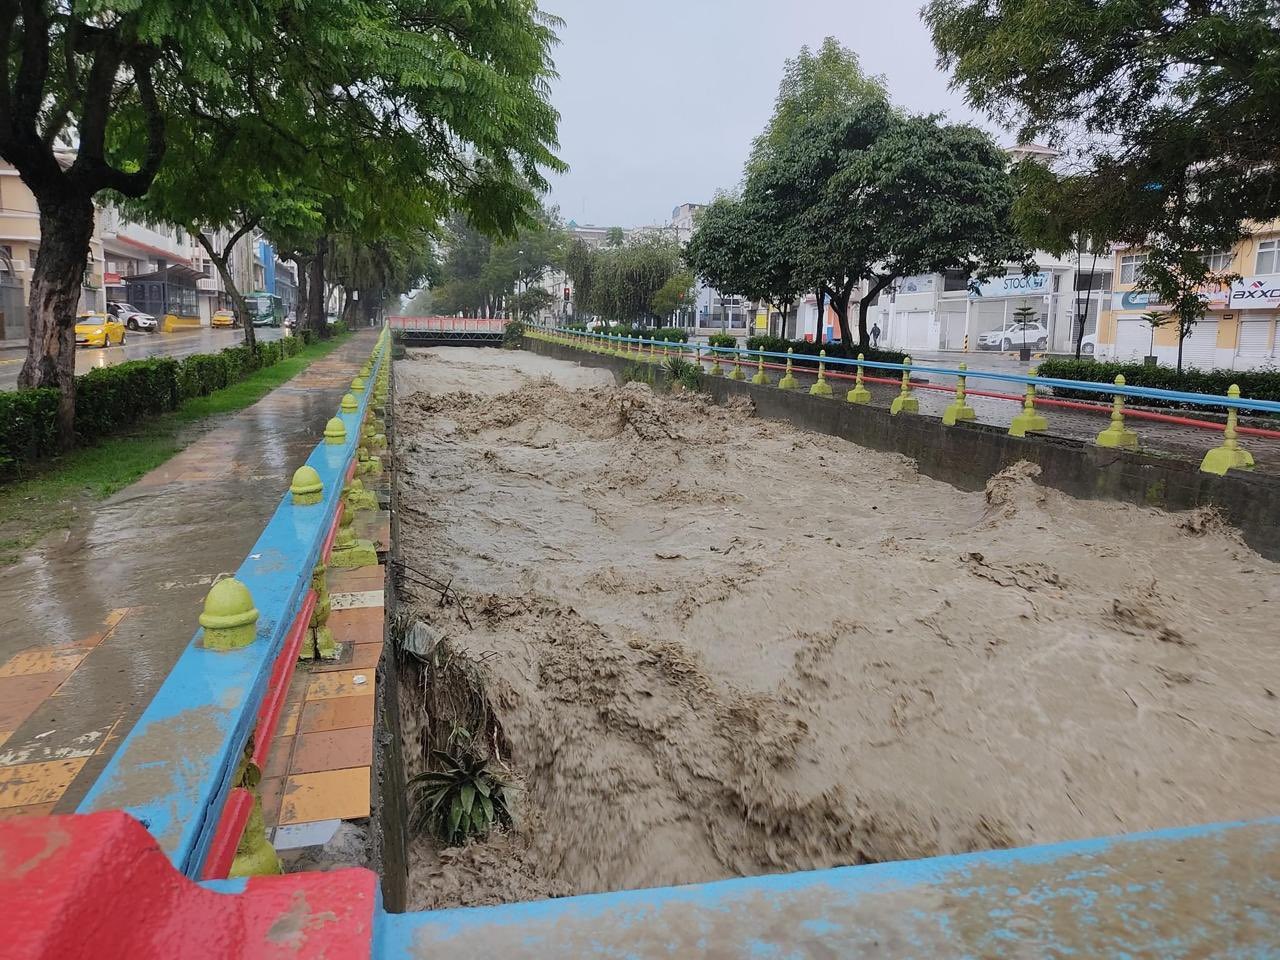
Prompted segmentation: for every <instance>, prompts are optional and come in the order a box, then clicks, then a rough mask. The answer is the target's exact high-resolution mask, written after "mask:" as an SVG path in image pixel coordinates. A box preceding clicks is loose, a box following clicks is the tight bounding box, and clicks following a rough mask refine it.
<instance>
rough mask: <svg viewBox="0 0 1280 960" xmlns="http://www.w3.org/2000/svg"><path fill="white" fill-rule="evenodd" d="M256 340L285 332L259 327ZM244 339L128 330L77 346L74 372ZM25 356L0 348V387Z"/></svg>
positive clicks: (212, 349) (11, 383) (14, 380)
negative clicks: (116, 339)
mask: <svg viewBox="0 0 1280 960" xmlns="http://www.w3.org/2000/svg"><path fill="white" fill-rule="evenodd" d="M256 332H257V334H258V340H259V341H260V342H263V343H265V342H266V341H268V340H279V339H280V338H281V337H282V336H284V335H285V331H284V330H283V328H278V327H261V328H259V329H258V330H257V331H256ZM243 340H244V331H243V330H233V329H227V328H219V329H216V330H215V329H212V328H209V327H205V328H203V329H200V330H186V331H181V332H177V333H146V332H144V331H141V330H130V331H129V332H128V334H127V335H126V336H125V342H124V344H123V345H116V344H113V345H112V346H110V347H101V348H100V347H77V348H76V373H88V372H89V371H90V370H92V369H94V368H95V367H110V366H113V365H115V364H117V363H123V362H124V361H126V360H145V359H146V358H147V357H186V356H190V355H191V354H193V353H217V352H218V351H219V350H221V349H223V348H224V347H233V346H235V345H236V344H238V343H240V342H242V341H243ZM24 359H25V356H24V354H23V353H22V351H20V350H6V351H3V352H0V390H13V389H14V388H16V387H17V385H18V371H20V370H21V369H22V361H23V360H24Z"/></svg>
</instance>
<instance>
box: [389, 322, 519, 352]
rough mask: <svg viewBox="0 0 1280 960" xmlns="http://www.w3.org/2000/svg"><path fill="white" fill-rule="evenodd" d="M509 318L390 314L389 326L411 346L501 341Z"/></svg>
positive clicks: (462, 344)
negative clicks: (393, 315)
mask: <svg viewBox="0 0 1280 960" xmlns="http://www.w3.org/2000/svg"><path fill="white" fill-rule="evenodd" d="M507 322H508V321H506V320H492V319H487V318H477V317H389V318H388V319H387V325H388V326H389V327H391V329H392V331H393V332H395V333H396V334H397V335H399V336H400V337H401V338H402V339H403V340H404V342H405V343H406V344H407V345H408V346H411V347H438V346H472V347H475V346H484V345H486V344H492V345H496V344H500V343H502V330H503V328H504V327H505V326H506V325H507Z"/></svg>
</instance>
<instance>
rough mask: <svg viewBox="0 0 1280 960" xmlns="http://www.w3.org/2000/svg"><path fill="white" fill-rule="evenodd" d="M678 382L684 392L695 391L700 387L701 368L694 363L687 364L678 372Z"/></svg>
mask: <svg viewBox="0 0 1280 960" xmlns="http://www.w3.org/2000/svg"><path fill="white" fill-rule="evenodd" d="M680 382H681V383H682V384H684V387H685V389H686V390H697V389H699V388H700V387H701V386H702V368H701V367H700V366H698V365H697V364H696V363H690V364H688V365H687V366H686V367H685V368H684V369H683V370H681V371H680Z"/></svg>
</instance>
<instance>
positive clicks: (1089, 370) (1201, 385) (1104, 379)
mask: <svg viewBox="0 0 1280 960" xmlns="http://www.w3.org/2000/svg"><path fill="white" fill-rule="evenodd" d="M1038 372H1039V374H1040V376H1042V377H1055V378H1057V379H1060V380H1087V381H1089V382H1091V383H1114V382H1115V379H1116V374H1123V375H1124V381H1125V383H1126V384H1127V385H1128V386H1131V387H1155V388H1157V389H1160V390H1181V391H1184V392H1187V393H1208V394H1213V395H1217V396H1226V393H1227V388H1228V387H1230V386H1231V385H1232V384H1233V383H1235V384H1238V385H1239V386H1240V395H1241V396H1242V397H1245V398H1247V399H1250V400H1277V401H1280V372H1277V371H1274V370H1199V369H1197V368H1194V367H1193V368H1191V369H1188V370H1184V371H1183V372H1182V374H1181V376H1179V374H1178V371H1177V370H1176V369H1175V368H1173V367H1161V366H1156V367H1148V366H1146V365H1144V364H1141V363H1106V362H1101V361H1097V360H1068V359H1056V358H1050V359H1047V360H1043V361H1041V363H1040V366H1039V369H1038ZM1053 393H1054V395H1055V396H1059V397H1066V398H1069V399H1080V400H1099V399H1106V398H1105V395H1100V394H1097V393H1093V392H1091V391H1087V390H1072V389H1070V388H1065V389H1064V388H1061V387H1054V389H1053ZM1134 402H1136V403H1140V404H1142V405H1143V406H1150V407H1177V406H1185V405H1184V404H1178V403H1176V402H1173V401H1165V400H1152V399H1149V398H1147V397H1143V398H1142V399H1141V400H1136V401H1134Z"/></svg>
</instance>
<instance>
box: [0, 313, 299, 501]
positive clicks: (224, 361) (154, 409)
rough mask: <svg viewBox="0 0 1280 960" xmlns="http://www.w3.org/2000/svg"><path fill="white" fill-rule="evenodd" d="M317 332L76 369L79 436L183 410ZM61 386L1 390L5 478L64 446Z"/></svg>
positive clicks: (0, 473)
mask: <svg viewBox="0 0 1280 960" xmlns="http://www.w3.org/2000/svg"><path fill="white" fill-rule="evenodd" d="M309 340H310V337H309V336H306V335H304V336H297V337H283V338H281V339H279V340H273V341H272V342H270V343H260V344H258V346H257V349H256V350H250V349H249V348H248V347H245V346H236V347H228V348H227V349H225V350H223V351H222V352H221V353H198V354H193V355H192V356H189V357H185V358H183V359H181V360H176V359H174V358H172V357H156V358H154V359H151V360H128V361H126V362H124V363H119V364H116V365H115V366H113V367H99V368H98V369H96V370H90V371H89V372H88V373H85V374H82V375H81V376H78V377H76V437H77V439H78V440H80V441H81V442H86V441H93V440H97V439H100V438H102V437H105V436H108V435H110V434H112V433H115V432H116V431H118V430H121V429H122V428H124V427H128V426H131V425H133V424H135V423H138V422H140V421H142V420H145V419H147V418H149V417H154V416H157V415H159V414H162V413H167V412H169V411H170V410H176V409H177V408H178V406H179V405H180V404H181V403H182V401H184V400H189V399H191V398H192V397H204V396H208V395H209V394H211V393H213V391H215V390H221V389H222V388H223V387H227V386H230V385H231V384H233V383H236V382H237V381H239V380H242V379H243V378H244V377H246V376H248V375H249V374H251V373H253V372H254V371H255V370H260V369H262V368H263V367H269V366H273V365H274V364H277V363H279V362H280V361H281V360H284V359H285V358H287V357H292V356H294V355H295V354H297V353H298V351H299V350H301V349H302V348H303V346H305V345H306V343H307V342H308V341H309ZM57 420H58V391H56V390H52V389H48V388H40V389H37V390H14V391H12V392H7V393H0V479H9V478H11V477H13V476H14V475H16V474H17V473H18V472H19V471H20V470H21V469H22V467H23V465H25V464H28V463H32V462H34V461H37V460H40V459H41V458H43V457H47V456H49V455H50V454H51V453H53V452H54V450H55V449H56V448H57V439H58V431H57Z"/></svg>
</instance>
